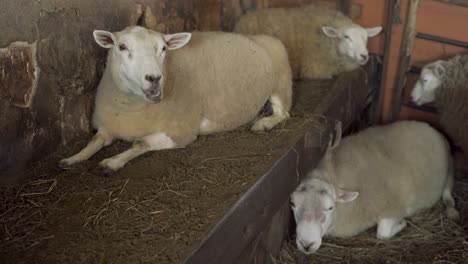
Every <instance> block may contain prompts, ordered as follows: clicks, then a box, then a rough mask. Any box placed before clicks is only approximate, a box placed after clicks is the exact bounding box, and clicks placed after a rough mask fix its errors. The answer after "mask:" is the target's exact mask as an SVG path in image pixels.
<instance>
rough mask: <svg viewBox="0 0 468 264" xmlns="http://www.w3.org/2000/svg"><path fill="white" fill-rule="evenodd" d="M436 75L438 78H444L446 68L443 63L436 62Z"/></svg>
mask: <svg viewBox="0 0 468 264" xmlns="http://www.w3.org/2000/svg"><path fill="white" fill-rule="evenodd" d="M434 73H435V76H436V77H437V78H439V79H440V78H442V77H444V75H445V68H444V66H442V64H436V66H435V69H434Z"/></svg>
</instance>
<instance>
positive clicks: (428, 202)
mask: <svg viewBox="0 0 468 264" xmlns="http://www.w3.org/2000/svg"><path fill="white" fill-rule="evenodd" d="M330 151H331V152H330ZM327 154H328V155H325V158H324V159H323V160H322V161H321V162H320V163H319V165H318V167H317V168H316V169H315V170H313V171H311V172H310V173H309V175H308V176H307V178H306V179H305V180H304V181H303V182H302V183H301V184H300V185H299V186H298V188H297V189H296V191H295V192H294V193H293V194H292V195H291V207H292V210H293V212H294V217H295V219H296V223H297V229H296V233H297V239H296V244H297V247H298V248H299V250H301V251H302V252H304V253H306V254H310V253H313V252H315V251H316V250H317V249H318V248H319V247H320V245H321V243H322V237H323V236H324V235H327V236H333V237H350V236H354V235H356V234H358V233H359V232H362V231H364V230H366V229H368V228H370V227H372V226H374V225H377V238H380V239H385V238H391V237H393V236H395V235H396V234H397V233H398V232H400V231H401V230H402V229H403V228H404V227H405V226H406V221H405V219H404V218H405V217H408V216H411V215H414V214H415V213H417V212H419V211H421V210H423V209H426V208H430V207H432V206H433V205H434V204H435V203H436V202H437V201H438V199H439V198H440V197H442V199H443V201H444V203H445V205H446V207H447V209H446V213H447V215H448V217H449V218H452V219H457V218H458V217H459V215H458V212H457V210H456V209H455V208H454V206H455V202H454V199H453V197H452V194H451V192H452V185H453V164H452V160H451V157H450V151H449V145H448V143H447V141H446V140H445V138H444V137H443V136H442V135H441V134H440V133H439V132H437V131H436V130H435V129H433V128H431V127H430V126H429V125H427V124H425V123H421V122H415V121H401V122H397V123H394V124H391V125H387V126H381V127H373V128H368V129H366V130H364V131H362V132H360V133H357V134H355V135H351V136H348V137H345V138H343V140H342V141H341V143H340V144H339V145H338V146H337V147H336V148H334V149H331V150H329V152H328V153H327Z"/></svg>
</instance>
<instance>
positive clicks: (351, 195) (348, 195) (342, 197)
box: [336, 189, 359, 203]
mask: <svg viewBox="0 0 468 264" xmlns="http://www.w3.org/2000/svg"><path fill="white" fill-rule="evenodd" d="M358 196H359V193H358V192H348V191H345V190H343V189H338V197H336V202H338V203H347V202H352V201H354V200H355V199H356V198H357V197H358Z"/></svg>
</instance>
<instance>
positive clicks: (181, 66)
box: [166, 32, 278, 131]
mask: <svg viewBox="0 0 468 264" xmlns="http://www.w3.org/2000/svg"><path fill="white" fill-rule="evenodd" d="M166 60H167V61H166V67H167V68H166V72H167V74H168V76H169V78H168V79H169V80H168V81H169V82H170V83H171V85H170V86H171V87H172V88H173V89H174V90H175V91H176V92H177V93H178V94H179V95H178V96H176V98H177V100H179V98H181V97H184V94H188V95H192V96H194V97H193V98H190V99H189V100H187V101H190V102H189V104H193V103H195V104H200V105H201V106H202V113H201V115H202V118H207V119H208V120H210V121H211V122H215V123H217V124H218V125H219V127H220V131H221V130H229V129H233V128H236V127H238V126H240V125H242V124H244V123H246V122H248V121H250V120H252V119H253V118H254V117H255V116H256V115H257V113H258V111H259V110H260V109H261V107H262V106H263V105H264V104H265V102H266V101H267V100H268V98H269V96H270V94H271V91H272V90H273V88H274V87H275V85H276V84H277V81H276V80H277V77H278V76H277V75H276V74H275V65H273V63H272V58H271V56H270V55H269V54H268V52H267V51H266V50H265V49H264V48H263V47H261V46H259V45H258V44H257V43H255V42H254V41H252V40H251V39H249V38H247V37H245V36H242V35H238V34H231V33H222V32H196V33H193V34H192V39H191V41H190V42H189V44H187V46H185V47H184V48H181V49H178V50H174V51H172V52H171V53H168V55H167V57H166ZM184 90H185V91H186V90H190V93H189V92H187V93H185V92H184Z"/></svg>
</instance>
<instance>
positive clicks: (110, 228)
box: [0, 81, 336, 263]
mask: <svg viewBox="0 0 468 264" xmlns="http://www.w3.org/2000/svg"><path fill="white" fill-rule="evenodd" d="M332 83H333V81H313V82H307V83H301V84H299V86H298V87H296V90H295V91H296V96H300V97H301V100H296V101H297V102H298V103H296V105H295V108H294V110H293V111H292V118H291V119H290V120H289V121H287V122H286V123H285V124H284V125H282V126H280V127H278V128H276V129H274V130H273V131H270V132H268V133H261V134H254V133H252V132H250V131H249V130H248V127H247V126H246V127H243V128H241V129H239V130H236V131H233V132H228V133H221V134H217V135H212V136H204V137H200V138H199V139H198V140H197V141H196V142H195V143H193V144H191V145H190V146H188V147H187V148H185V149H178V150H167V151H159V152H153V153H150V154H147V155H145V156H143V157H140V158H137V159H136V160H134V161H132V162H130V163H129V164H128V165H127V166H126V167H124V168H123V169H122V170H121V171H119V172H118V173H117V174H116V175H114V176H112V177H110V178H106V177H103V176H102V175H101V173H100V171H99V168H98V166H97V164H98V162H99V161H100V160H102V159H104V158H106V157H109V156H112V155H115V154H117V153H119V152H121V151H122V150H124V149H125V148H127V147H128V146H129V145H128V144H127V143H116V144H114V145H112V146H111V147H108V148H106V149H105V150H103V151H101V152H99V153H98V154H97V155H96V156H94V157H93V158H91V160H89V161H86V162H83V163H82V164H80V165H78V166H76V167H75V168H74V169H70V170H66V171H61V170H58V169H56V164H57V161H58V160H59V159H60V158H62V157H64V156H67V155H70V154H73V153H75V152H76V151H78V150H79V149H80V148H82V147H83V146H84V145H85V144H86V142H85V141H83V142H77V143H76V146H74V147H70V149H66V150H62V151H60V154H55V155H53V156H52V157H50V158H49V159H47V160H44V161H41V162H38V163H37V164H35V165H34V166H33V167H32V168H31V169H30V171H29V172H28V176H27V177H26V180H23V181H22V182H21V183H20V184H17V185H14V186H9V187H2V189H0V195H1V196H0V223H1V226H0V239H1V240H0V262H1V263H180V262H182V261H183V259H184V258H185V257H186V256H187V255H188V254H189V253H190V252H191V250H192V249H193V247H194V246H195V245H196V244H197V243H198V242H199V240H200V239H201V238H202V237H203V235H204V234H205V233H206V232H208V231H209V230H210V228H211V227H212V226H213V225H214V224H216V222H217V221H218V220H219V219H221V217H222V216H223V215H224V214H225V212H226V211H227V210H228V208H229V207H230V206H231V205H232V204H233V203H234V202H235V201H236V200H237V199H238V198H239V196H240V195H241V194H242V193H243V192H245V191H246V190H247V189H248V188H249V187H250V186H251V185H252V184H253V183H254V182H255V181H256V179H257V178H258V177H260V176H261V175H262V174H263V173H264V172H265V171H267V170H268V168H269V167H270V166H271V164H272V163H273V162H274V161H275V160H276V159H277V158H278V157H279V156H280V155H281V154H282V153H283V152H284V151H286V150H287V149H288V148H289V146H290V145H292V144H293V143H295V142H296V141H297V139H298V138H299V137H300V136H301V135H302V134H303V133H304V132H305V131H306V130H310V129H314V128H317V127H320V122H319V121H318V120H322V117H320V116H319V115H317V114H313V113H314V112H317V111H319V110H318V109H324V105H325V104H327V102H328V101H330V100H331V99H330V98H332V96H333V93H334V92H336V91H329V90H330V88H329V87H330V86H331V84H332ZM324 98H328V99H324Z"/></svg>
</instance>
